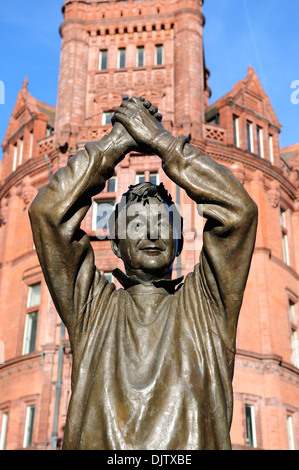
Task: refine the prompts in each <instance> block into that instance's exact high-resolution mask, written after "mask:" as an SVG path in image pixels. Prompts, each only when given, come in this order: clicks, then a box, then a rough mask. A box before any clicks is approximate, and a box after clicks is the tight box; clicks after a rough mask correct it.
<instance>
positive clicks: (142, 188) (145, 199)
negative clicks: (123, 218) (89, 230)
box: [109, 183, 183, 238]
mask: <svg viewBox="0 0 299 470" xmlns="http://www.w3.org/2000/svg"><path fill="white" fill-rule="evenodd" d="M151 197H154V198H156V199H158V201H160V202H163V203H166V204H167V205H168V206H169V207H170V208H171V212H173V214H172V219H173V220H180V227H176V228H177V230H178V233H179V232H181V233H180V235H181V238H182V237H183V235H182V231H183V218H182V217H181V215H180V214H179V211H178V209H177V207H176V206H175V204H174V202H173V200H172V197H171V195H170V194H169V193H168V192H167V190H166V188H165V186H164V184H163V183H160V184H159V186H157V185H155V184H152V183H139V184H136V185H131V186H129V189H128V191H127V192H126V193H124V194H123V195H122V197H121V200H120V202H119V203H118V204H117V205H116V206H115V210H114V212H113V213H112V214H111V216H110V219H109V230H110V233H112V232H113V230H114V226H115V223H116V220H117V218H118V215H119V214H120V212H121V211H122V209H123V208H124V207H126V205H127V204H129V203H131V202H137V203H141V204H143V205H144V206H145V205H146V204H149V198H151Z"/></svg>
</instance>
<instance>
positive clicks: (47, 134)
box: [46, 124, 54, 137]
mask: <svg viewBox="0 0 299 470" xmlns="http://www.w3.org/2000/svg"><path fill="white" fill-rule="evenodd" d="M53 132H54V127H52V126H50V124H48V125H47V129H46V137H50V135H53Z"/></svg>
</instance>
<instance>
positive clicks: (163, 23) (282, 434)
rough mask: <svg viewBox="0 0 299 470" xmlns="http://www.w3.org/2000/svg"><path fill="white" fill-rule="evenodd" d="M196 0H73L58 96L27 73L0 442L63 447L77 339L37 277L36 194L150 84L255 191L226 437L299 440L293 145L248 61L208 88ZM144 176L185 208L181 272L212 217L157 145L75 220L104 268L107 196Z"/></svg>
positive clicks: (1, 267) (263, 445) (108, 256)
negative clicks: (174, 176)
mask: <svg viewBox="0 0 299 470" xmlns="http://www.w3.org/2000/svg"><path fill="white" fill-rule="evenodd" d="M202 3H203V0H168V1H167V2H166V1H165V0H143V1H142V0H138V1H137V0H120V1H119V0H118V1H117V0H110V1H108V0H105V1H104V0H96V1H93V0H90V1H87V0H86V1H79V0H69V1H65V2H64V4H63V7H62V8H63V15H64V20H63V23H62V25H61V29H60V32H61V37H62V43H61V58H60V74H59V85H58V96H57V107H56V109H54V108H52V107H51V106H48V105H47V104H45V103H41V102H39V101H38V100H37V99H35V98H33V97H32V96H31V95H30V93H29V91H28V82H27V80H26V79H25V81H24V84H23V88H22V89H21V90H20V93H19V95H18V97H17V101H16V105H15V109H14V111H13V113H12V116H11V118H10V122H9V126H8V129H7V132H6V135H5V138H4V142H3V144H2V146H3V152H4V157H3V160H2V161H1V162H0V163H1V167H0V297H1V301H2V302H1V309H0V448H1V449H21V448H28V449H31V448H35V449H51V448H52V449H59V448H60V446H61V440H62V437H63V429H64V424H65V419H66V413H67V407H68V402H69V397H70V374H71V364H72V356H71V351H70V347H69V342H68V338H67V334H66V332H65V329H64V326H63V325H62V324H61V321H60V319H59V317H58V315H57V312H56V311H55V308H54V306H53V303H52V301H51V298H50V295H49V292H48V290H47V287H46V284H45V282H44V280H43V275H42V272H41V268H40V266H39V263H38V259H37V255H36V252H35V248H34V244H33V240H32V235H31V229H30V224H29V219H28V207H29V205H30V203H31V201H32V200H33V198H34V196H35V195H36V193H37V192H38V190H39V189H40V188H41V187H42V186H43V185H45V184H47V182H48V181H49V178H50V177H51V175H53V174H54V172H55V171H56V170H57V169H58V168H60V167H61V166H64V165H65V164H66V163H67V160H68V158H70V157H71V156H73V155H75V154H76V153H77V152H78V150H79V149H81V148H82V147H83V146H84V144H85V143H86V142H87V141H93V140H99V139H100V138H101V137H102V136H103V135H104V134H106V133H107V132H109V131H110V129H111V115H112V113H113V112H114V111H115V110H116V109H117V107H118V106H119V105H120V103H121V102H122V100H123V99H126V97H130V96H132V95H135V96H145V97H146V98H148V99H149V100H151V101H152V102H153V104H155V105H157V106H158V107H159V110H160V112H161V114H163V124H164V126H165V127H166V128H167V129H168V130H169V131H170V132H172V133H173V134H174V135H180V134H184V135H186V136H188V137H189V139H190V141H191V143H192V144H193V145H194V146H196V147H198V148H201V149H202V150H203V151H205V152H206V153H208V154H209V155H211V156H212V157H213V158H214V159H215V160H216V161H218V162H219V163H222V164H224V165H226V166H228V167H229V168H230V169H231V170H232V171H233V173H234V174H235V176H236V177H237V178H238V179H239V181H240V182H241V183H242V184H243V185H244V187H245V188H246V190H247V191H248V193H249V194H250V195H251V197H252V198H253V199H254V200H255V202H256V203H257V205H258V208H259V226H258V233H257V241H256V248H255V252H254V255H253V261H252V267H251V271H250V275H249V279H248V284H247V289H246V292H245V297H244V303H243V306H242V310H241V314H240V320H239V326H238V335H237V355H236V362H235V363H236V368H235V376H234V382H233V386H234V418H233V424H232V430H231V438H232V445H233V449H298V448H299V437H298V431H299V369H298V367H299V351H298V338H297V328H298V324H299V311H298V296H299V285H298V280H299V274H298V271H299V264H298V263H299V241H298V240H299V237H298V234H299V199H298V196H299V194H298V187H299V179H298V169H299V148H298V145H294V146H292V147H289V148H286V149H281V148H280V145H279V133H280V130H281V124H280V123H279V121H278V119H277V117H276V115H275V112H274V110H273V108H272V106H271V103H270V99H269V97H268V96H267V95H266V94H265V92H264V90H263V88H262V86H261V84H260V82H259V80H258V77H257V75H256V73H255V72H254V70H253V69H252V68H251V67H249V68H248V73H247V76H246V77H245V78H244V79H243V80H241V81H240V82H238V83H237V84H236V85H235V86H234V88H233V89H232V90H231V91H230V92H229V93H227V94H226V95H225V96H224V97H222V98H221V99H220V100H218V101H217V102H215V103H213V104H210V96H211V91H210V89H209V85H208V79H209V70H208V69H207V67H206V65H205V58H204V46H203V30H204V16H203V14H202ZM190 46H192V47H190ZM142 181H152V182H154V183H159V182H163V183H164V184H165V186H166V187H167V189H168V190H169V192H170V193H171V194H172V196H173V198H174V200H175V201H176V202H177V204H179V205H180V207H181V209H182V215H183V216H184V218H185V220H186V221H187V224H186V225H185V234H184V235H185V239H186V244H185V249H184V251H183V253H182V255H181V257H180V258H179V260H178V261H177V263H176V265H175V273H174V274H175V276H176V275H180V274H182V275H186V274H187V273H188V272H190V271H191V270H192V269H193V266H194V265H195V264H196V263H197V260H198V256H199V253H200V248H201V233H202V227H203V223H202V221H201V220H200V218H199V216H198V215H197V211H196V207H195V204H193V203H192V201H190V199H189V198H188V196H186V194H185V193H184V192H183V191H182V190H180V189H179V188H178V187H176V185H175V184H174V183H173V182H171V181H170V180H168V178H167V177H166V176H165V174H164V172H163V171H162V168H161V161H160V159H159V158H158V157H156V156H148V155H143V154H141V153H138V152H132V153H131V154H129V155H127V157H126V158H125V159H124V160H123V161H122V162H121V163H120V164H119V165H118V167H117V168H116V172H115V175H114V176H113V177H112V178H111V179H110V180H109V181H108V182H107V185H106V188H105V190H104V191H103V192H102V193H101V194H99V195H98V196H96V197H95V198H94V200H93V205H92V208H91V209H90V211H89V212H88V214H87V216H86V218H85V220H84V222H83V224H82V228H83V229H84V230H85V231H86V232H87V233H88V235H89V237H90V239H91V243H92V245H93V248H94V251H95V257H96V264H97V266H98V267H99V269H100V270H101V271H102V273H103V274H104V275H105V276H106V277H107V278H108V279H109V280H112V275H111V272H112V270H113V269H114V268H115V267H119V268H122V267H123V266H122V263H121V261H120V260H118V259H117V258H116V257H115V256H114V255H113V253H112V251H111V249H110V241H109V240H108V239H101V238H103V237H100V236H99V230H98V229H99V226H101V233H102V232H103V229H104V230H105V224H104V225H103V220H102V218H101V217H102V214H103V211H102V208H103V203H104V204H105V206H106V207H107V206H110V207H111V208H112V207H113V206H114V205H115V203H117V202H118V200H119V199H120V196H121V194H123V193H124V192H125V191H126V190H127V188H128V186H129V185H130V184H135V183H137V182H142ZM101 224H102V225H101ZM117 287H119V286H117ZM298 334H299V333H298Z"/></svg>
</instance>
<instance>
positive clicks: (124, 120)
mask: <svg viewBox="0 0 299 470" xmlns="http://www.w3.org/2000/svg"><path fill="white" fill-rule="evenodd" d="M161 121H162V115H161V114H160V113H159V112H158V108H157V106H153V105H152V104H151V103H150V101H147V100H145V99H144V98H142V97H141V98H136V97H133V98H131V99H129V100H128V101H126V102H123V103H122V104H121V106H120V107H119V108H118V109H117V111H116V112H115V114H114V116H113V118H112V124H113V130H112V135H113V138H114V140H115V142H119V144H121V145H122V146H123V147H124V149H125V152H124V153H128V152H130V151H132V150H139V151H141V152H146V153H149V154H154V153H156V152H157V145H158V141H159V137H160V136H162V134H164V133H166V132H167V131H166V130H165V128H164V127H163V126H162V124H161Z"/></svg>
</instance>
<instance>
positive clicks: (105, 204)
mask: <svg viewBox="0 0 299 470" xmlns="http://www.w3.org/2000/svg"><path fill="white" fill-rule="evenodd" d="M114 208H115V201H114V200H113V199H108V200H99V201H94V205H93V214H92V230H108V221H109V217H110V215H111V214H112V212H113V211H114Z"/></svg>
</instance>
